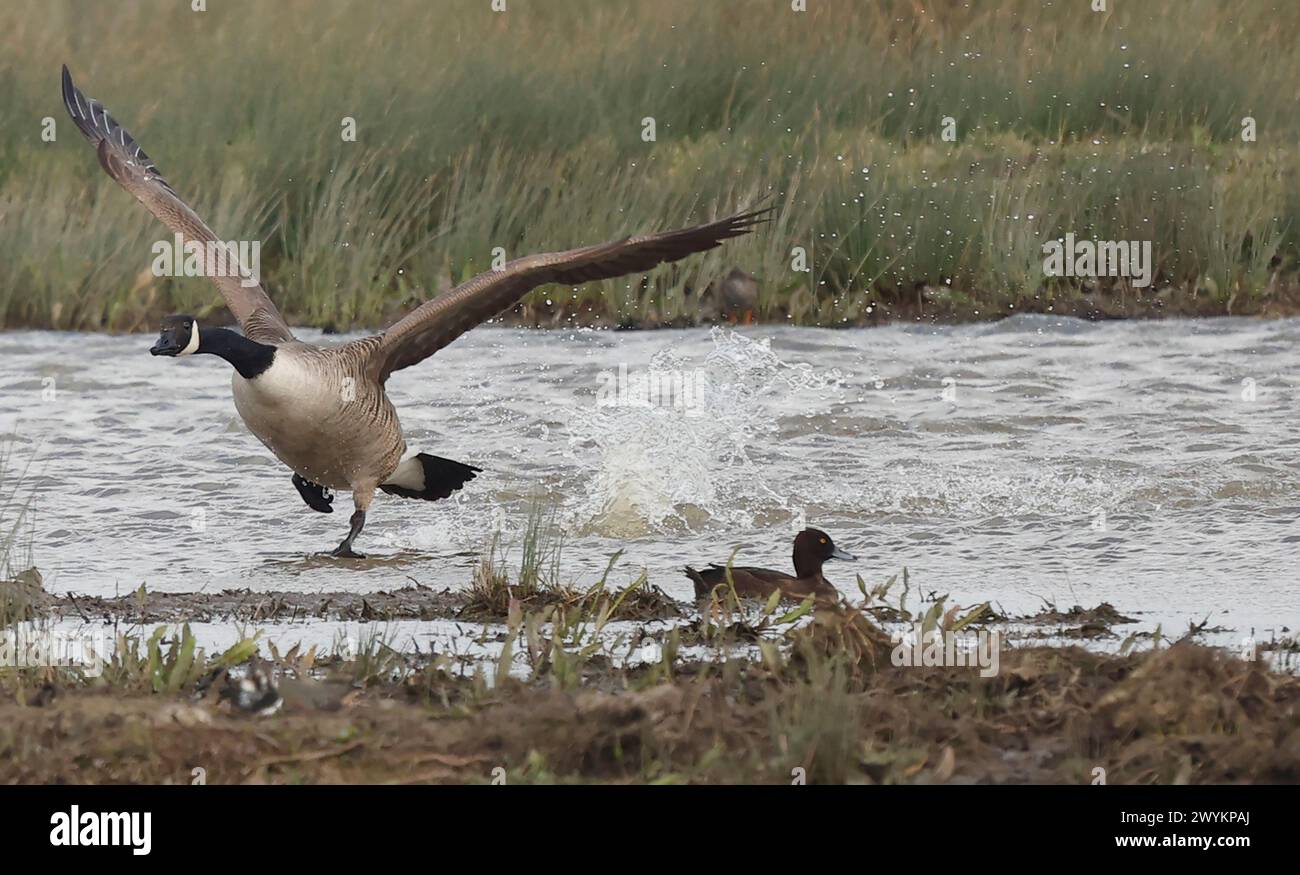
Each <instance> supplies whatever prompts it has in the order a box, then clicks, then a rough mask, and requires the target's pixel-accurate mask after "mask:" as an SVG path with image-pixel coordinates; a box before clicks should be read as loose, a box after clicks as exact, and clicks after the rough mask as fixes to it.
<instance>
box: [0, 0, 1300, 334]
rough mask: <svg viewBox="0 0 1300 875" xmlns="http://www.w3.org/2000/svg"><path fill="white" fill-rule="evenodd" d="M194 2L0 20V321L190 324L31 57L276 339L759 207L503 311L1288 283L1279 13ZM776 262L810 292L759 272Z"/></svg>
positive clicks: (845, 308)
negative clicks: (275, 328) (49, 128)
mask: <svg viewBox="0 0 1300 875" xmlns="http://www.w3.org/2000/svg"><path fill="white" fill-rule="evenodd" d="M208 6H209V8H208V11H206V12H193V11H191V10H190V4H188V3H175V2H166V3H164V2H161V0H156V2H141V3H138V4H129V5H126V4H118V5H110V4H104V3H97V2H90V0H61V2H60V0H53V2H43V0H42V2H36V0H32V2H14V3H9V4H5V6H4V8H3V9H0V33H3V34H4V36H3V37H0V41H3V51H2V52H0V112H3V115H4V118H5V120H6V123H5V125H4V126H3V127H2V128H0V326H11V327H14V326H38V327H53V328H76V329H103V328H108V329H114V330H129V329H141V328H147V327H152V325H153V323H154V321H155V320H156V318H157V317H158V316H159V315H160V314H162V313H167V312H174V311H189V312H197V313H199V314H200V315H205V314H206V313H208V312H211V311H212V310H213V309H218V308H219V304H218V299H217V296H216V294H215V292H214V290H213V289H212V288H211V286H210V285H209V284H208V283H206V282H204V281H203V280H201V279H185V278H180V279H169V278H155V277H153V276H152V275H151V274H150V273H149V265H150V261H151V255H150V253H149V245H150V244H151V243H152V242H153V241H155V240H157V239H161V238H162V237H164V236H166V232H164V231H163V230H162V228H161V226H160V225H158V224H157V223H156V222H155V221H154V220H153V219H152V218H151V217H150V216H148V215H147V214H146V213H145V211H143V210H142V209H141V208H140V207H139V206H138V205H137V204H135V203H134V202H133V201H132V199H131V198H130V197H129V196H128V195H126V194H125V193H124V192H122V191H120V190H118V189H117V187H116V186H115V185H114V184H113V183H112V182H111V181H110V180H108V179H107V178H106V177H105V176H104V175H103V174H102V173H101V172H100V170H99V168H98V167H97V166H96V161H95V158H94V155H93V154H91V152H90V150H89V149H88V148H87V146H86V144H85V143H84V142H83V141H82V140H81V138H80V136H79V135H78V134H77V133H76V131H75V129H74V128H73V127H72V126H71V125H70V124H69V123H68V120H67V119H66V116H65V113H64V111H63V108H62V106H61V103H60V99H59V90H58V74H59V64H60V62H62V61H66V62H67V63H68V64H69V66H70V67H71V69H72V71H73V74H74V76H75V77H76V79H77V81H78V83H79V84H80V85H81V86H82V88H83V89H84V90H85V91H86V92H87V93H88V94H90V95H92V96H94V97H97V98H100V99H102V100H104V101H105V102H106V104H107V105H108V107H109V108H110V110H111V111H112V112H113V113H114V114H115V115H116V116H117V117H118V118H119V119H121V120H122V121H123V122H124V124H125V125H126V126H127V128H128V129H129V130H130V131H131V132H132V133H134V134H135V135H136V136H137V137H138V138H139V140H140V141H141V143H142V144H143V145H144V148H145V149H146V151H148V152H149V153H150V155H151V156H152V157H153V158H154V159H155V160H156V162H157V164H158V166H159V168H160V169H161V171H162V172H163V173H164V175H165V176H166V177H167V178H168V180H169V181H170V182H171V183H172V184H173V186H174V187H176V188H177V190H178V191H180V192H181V193H182V195H184V196H186V197H187V198H189V199H190V200H191V201H192V202H193V203H194V205H195V206H196V208H197V209H198V210H199V212H200V213H201V214H202V215H204V216H205V217H206V218H207V219H208V220H209V222H210V224H212V225H213V227H214V228H216V230H217V231H218V233H219V234H221V235H222V236H223V237H226V238H232V239H259V240H262V241H263V252H262V274H263V277H264V279H265V280H266V283H267V285H268V287H269V289H270V290H271V292H272V295H273V296H274V297H275V299H276V300H277V302H278V303H279V304H280V306H281V308H282V309H283V310H284V311H286V313H287V314H288V315H289V317H290V319H291V321H293V322H295V323H310V324H315V325H336V326H338V327H347V326H361V325H366V326H376V325H379V324H382V323H383V322H384V321H385V320H386V319H388V318H391V317H392V316H393V315H395V314H396V313H399V312H401V311H402V310H403V309H404V308H406V307H408V306H409V305H410V304H411V303H412V302H414V301H417V300H421V299H423V298H425V297H428V296H430V295H432V294H434V293H436V292H438V291H439V290H441V289H443V288H446V287H447V286H448V285H450V284H452V283H455V282H459V281H461V280H463V279H465V278H467V277H468V276H470V275H472V274H474V273H476V272H478V271H481V270H484V269H486V268H487V267H488V266H489V264H490V260H491V258H492V254H491V253H492V249H493V247H496V246H500V247H503V248H504V249H505V250H506V252H507V255H508V256H510V257H513V256H517V255H520V254H524V253H527V252H531V251H543V250H548V249H556V248H567V247H571V246H576V245H583V244H589V243H593V242H598V241H601V240H604V239H609V238H614V237H618V236H622V235H626V234H632V233H638V232H643V231H648V230H655V229H663V228H668V227H673V226H677V225H681V224H684V223H688V222H695V221H702V220H704V219H707V218H709V217H711V216H713V215H715V214H717V213H719V212H722V211H724V210H730V209H733V208H736V207H739V206H744V205H748V204H751V203H753V202H755V201H756V200H758V199H759V198H760V197H763V196H771V198H772V201H771V202H772V203H773V205H774V206H775V207H776V208H777V212H776V216H775V220H774V221H773V223H772V224H771V225H770V226H768V227H767V228H765V229H763V230H761V231H760V232H758V233H756V234H754V235H752V236H751V237H748V238H745V239H743V240H739V241H734V242H732V243H729V244H727V245H726V246H725V247H724V248H723V249H722V250H720V251H717V252H713V253H710V254H708V255H706V256H703V257H698V258H692V259H689V260H687V261H686V262H684V263H682V264H680V265H676V266H670V267H665V268H661V269H659V270H657V271H655V272H653V273H652V274H650V275H649V276H648V277H646V278H641V277H633V278H628V279H622V280H611V281H606V282H602V283H592V284H588V285H586V286H583V287H581V288H579V289H576V290H570V289H559V288H549V289H542V290H539V291H537V292H536V293H534V294H533V295H532V296H531V297H530V298H529V300H528V302H527V306H526V308H525V311H524V314H523V317H524V318H525V319H528V320H533V321H536V322H538V323H540V324H568V323H570V322H574V321H576V322H591V323H597V324H602V323H603V324H609V323H638V324H639V323H650V324H658V323H675V324H683V323H691V322H694V321H696V320H698V319H701V318H705V317H707V316H708V312H707V308H706V307H704V306H703V305H702V304H701V300H700V297H701V293H702V292H703V290H704V289H705V288H706V287H707V285H708V283H709V282H710V281H711V280H712V279H714V278H715V277H718V276H720V275H721V274H723V273H725V272H726V270H728V269H730V267H732V266H741V267H743V268H745V269H747V270H749V271H750V272H752V273H754V274H755V275H757V276H758V277H759V278H760V280H761V282H762V297H761V300H760V306H759V314H758V315H759V317H760V318H763V319H768V320H782V321H785V320H789V321H793V322H796V323H800V324H824V325H832V324H841V323H844V322H859V321H864V320H868V319H871V318H875V317H876V316H878V315H879V314H880V313H881V312H882V311H884V312H886V313H899V312H904V311H908V310H909V309H910V310H916V309H918V308H919V309H922V310H926V309H928V310H930V311H938V312H951V313H953V314H956V315H958V316H962V317H982V316H989V315H996V314H1000V313H1005V312H1008V311H1009V310H1013V309H1046V308H1047V307H1049V306H1052V305H1053V304H1054V302H1057V301H1064V300H1066V299H1068V298H1069V297H1070V296H1071V295H1072V294H1074V293H1075V292H1076V291H1077V290H1076V289H1073V288H1070V287H1067V286H1063V285H1061V284H1058V283H1055V282H1053V283H1047V282H1045V281H1044V279H1043V276H1042V270H1041V259H1042V256H1041V252H1040V246H1041V243H1042V242H1043V241H1044V240H1046V239H1049V238H1052V237H1055V236H1059V235H1063V234H1064V233H1066V232H1067V231H1073V232H1074V233H1075V234H1076V235H1077V236H1080V237H1091V238H1098V239H1122V240H1129V239H1150V240H1152V241H1153V245H1154V251H1155V255H1156V258H1157V261H1158V274H1157V280H1156V283H1155V286H1156V288H1167V289H1168V290H1169V291H1167V293H1166V296H1167V297H1168V296H1172V297H1173V300H1174V301H1175V302H1183V303H1189V302H1190V303H1189V306H1191V307H1192V309H1198V310H1205V311H1210V312H1215V311H1218V312H1227V311H1233V312H1237V311H1242V312H1246V311H1252V310H1254V311H1258V310H1261V309H1264V310H1267V309H1268V307H1269V305H1270V303H1271V302H1272V301H1273V300H1274V299H1275V298H1277V297H1278V296H1279V295H1282V294H1283V292H1284V291H1285V290H1286V289H1287V288H1291V289H1294V286H1295V278H1296V275H1297V274H1296V271H1297V251H1298V250H1297V235H1298V234H1300V225H1298V223H1297V221H1296V220H1297V217H1298V216H1300V193H1298V192H1300V186H1297V171H1298V170H1300V157H1298V156H1297V153H1296V151H1295V150H1294V148H1293V145H1294V143H1295V142H1296V140H1297V136H1298V135H1300V102H1298V101H1297V96H1298V95H1297V93H1296V92H1297V87H1296V82H1298V81H1300V75H1298V74H1300V46H1298V45H1297V43H1296V41H1295V39H1294V34H1295V32H1296V31H1297V29H1300V7H1292V6H1288V5H1285V4H1282V5H1277V4H1267V3H1245V4H1243V3H1232V2H1226V0H1150V2H1143V3H1123V2H1121V3H1112V4H1111V6H1112V7H1113V10H1112V11H1111V12H1109V13H1106V14H1098V13H1092V12H1090V11H1089V8H1088V7H1089V4H1087V3H1083V2H1080V3H1074V4H1063V3H1060V2H1057V3H1052V4H1049V3H1046V2H1042V0H1004V2H998V3H969V4H967V3H959V2H955V0H935V2H932V3H927V4H917V3H913V2H910V0H907V2H903V0H898V2H887V0H881V2H872V3H850V2H831V0H819V2H813V3H810V4H809V6H810V7H811V8H810V10H809V11H808V12H807V13H803V14H800V13H795V12H792V11H790V4H789V3H788V2H786V0H745V2H717V3H709V4H700V3H696V2H690V0H663V2H658V3H618V2H607V0H564V2H562V3H540V2H536V0H512V2H510V3H509V6H508V9H509V11H507V12H506V13H504V14H497V13H493V12H492V11H491V10H490V7H489V4H488V3H486V2H482V3H479V2H473V3H469V2H460V3H453V2H424V0H421V2H416V0H392V2H386V3H385V4H384V6H383V9H382V12H379V13H377V12H376V10H375V9H374V8H373V7H372V6H370V5H369V4H362V3H345V2H341V0H334V2H310V3H309V2H305V0H287V2H278V3H274V4H266V3H257V2H252V0H246V2H240V0H230V2H227V0H220V2H211V3H209V4H208ZM1247 115H1249V116H1251V117H1253V118H1254V119H1255V120H1256V124H1257V126H1258V141H1257V142H1254V143H1243V142H1242V141H1241V139H1240V131H1241V120H1242V118H1243V117H1244V116H1247ZM47 116H48V117H50V118H53V119H55V120H56V123H57V139H56V141H55V142H44V141H43V140H42V139H41V136H40V133H41V120H42V119H43V118H44V117H47ZM647 116H650V117H654V118H655V120H656V127H657V140H656V141H655V142H653V143H647V142H644V141H642V139H641V131H642V126H641V120H642V119H643V118H644V117H647ZM344 117H352V118H354V119H356V123H357V139H356V142H344V141H343V140H342V138H341V137H340V131H341V122H342V119H343V118H344ZM944 117H952V118H953V119H955V121H956V123H957V131H958V139H957V142H956V143H947V142H943V141H941V139H940V136H939V134H940V124H941V120H942V119H943V118H944ZM864 168H869V170H868V172H865V173H864V172H863V170H864ZM795 246H802V247H804V248H805V249H806V250H807V251H808V252H809V253H810V255H811V263H812V270H811V272H809V273H797V272H794V271H792V270H791V265H790V251H791V249H792V247H795ZM926 287H929V288H928V289H926ZM1156 288H1153V289H1150V290H1147V291H1146V292H1144V293H1142V294H1143V295H1145V296H1147V297H1150V296H1152V295H1154V293H1155V291H1156ZM923 289H924V290H925V291H922V290H923ZM1101 291H1102V293H1103V294H1105V295H1107V296H1111V297H1116V298H1119V299H1121V300H1126V299H1129V298H1133V297H1135V295H1134V292H1133V290H1130V289H1126V288H1123V287H1119V286H1115V287H1112V286H1110V285H1107V286H1106V287H1104V288H1103V289H1101Z"/></svg>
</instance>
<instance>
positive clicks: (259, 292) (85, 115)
mask: <svg viewBox="0 0 1300 875" xmlns="http://www.w3.org/2000/svg"><path fill="white" fill-rule="evenodd" d="M63 105H64V106H66V107H67V108H68V114H69V115H70V116H72V120H73V121H74V122H75V123H76V125H77V128H78V129H80V131H81V132H82V133H83V134H85V135H86V139H88V140H90V142H91V144H92V145H94V147H95V151H96V152H97V153H98V154H99V163H100V165H101V166H103V168H104V170H105V172H107V173H108V175H109V176H111V177H113V179H114V180H115V181H116V182H117V183H118V185H120V186H122V187H123V188H125V189H126V190H127V191H129V192H130V193H131V194H133V195H134V196H135V199H136V200H138V201H139V202H140V203H142V204H144V205H145V207H147V208H148V210H149V212H151V213H153V214H154V215H155V216H157V217H158V219H159V220H160V221H161V222H162V223H163V224H164V225H166V226H167V227H168V228H170V229H171V230H172V231H173V232H175V233H177V234H180V235H181V238H182V241H183V242H184V243H189V242H190V241H198V242H199V243H202V244H203V245H204V253H205V255H204V261H205V270H204V273H205V274H206V275H207V276H208V277H209V278H210V279H211V280H212V282H213V283H215V284H216V286H217V288H218V289H220V290H221V297H223V298H225V300H226V306H227V307H229V308H230V312H231V313H233V314H234V315H235V318H236V319H238V320H239V324H240V326H241V327H243V329H244V334H246V335H247V336H248V337H250V338H252V339H253V340H258V341H262V342H265V343H278V342H281V341H287V340H292V339H293V334H292V332H290V331H289V326H288V325H286V324H285V321H284V318H283V317H282V316H281V315H280V311H279V310H277V309H276V308H275V304H273V303H271V299H270V298H269V297H267V294H266V291H265V290H263V288H262V286H261V284H260V283H256V284H250V285H244V283H245V282H248V280H247V279H245V278H244V277H245V276H247V274H246V272H245V271H244V270H243V269H242V268H243V266H242V265H239V264H238V258H237V256H236V255H235V253H233V252H227V251H225V250H224V249H222V250H221V251H220V252H218V250H217V248H215V247H208V246H207V244H209V243H214V242H219V241H218V238H217V235H216V234H215V233H213V231H212V229H211V228H209V227H208V226H207V224H205V223H204V221H203V220H202V219H200V218H199V216H198V214H197V213H195V212H194V210H192V209H191V208H190V206H189V204H187V203H185V201H183V200H181V198H180V195H178V194H177V193H176V192H175V191H174V190H173V189H172V187H171V186H170V185H168V184H167V180H165V179H163V178H162V175H161V174H160V173H159V172H158V168H157V167H155V166H154V163H153V160H152V159H150V158H149V156H148V155H146V154H145V153H144V150H143V149H141V148H140V145H139V144H138V143H137V142H136V141H135V138H134V137H132V136H131V135H130V134H129V133H127V131H126V129H125V128H123V127H122V126H121V125H120V124H118V123H117V120H116V119H114V118H113V117H112V116H111V115H109V114H108V111H107V110H106V109H104V105H103V104H102V103H100V102H99V101H98V100H91V99H90V98H88V97H86V95H85V94H84V93H82V91H81V89H79V88H78V87H77V86H76V85H74V84H72V75H71V74H70V73H68V68H67V66H66V65H65V66H64V68H63ZM217 259H221V260H224V261H225V264H224V265H222V264H221V262H220V261H217ZM214 261H215V262H216V263H213V262H214ZM221 268H224V269H221Z"/></svg>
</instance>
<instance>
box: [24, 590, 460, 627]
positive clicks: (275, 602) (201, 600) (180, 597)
mask: <svg viewBox="0 0 1300 875" xmlns="http://www.w3.org/2000/svg"><path fill="white" fill-rule="evenodd" d="M463 603H464V597H463V595H461V594H459V593H456V592H453V591H452V590H451V589H449V588H448V589H441V590H438V589H433V588H431V587H427V586H419V585H412V586H409V587H404V588H402V589H399V590H393V591H391V592H367V593H355V592H318V593H302V592H253V591H252V590H248V589H227V590H223V591H221V592H217V593H207V592H147V591H146V592H136V593H131V594H130V595H124V596H117V597H115V598H99V597H95V596H84V595H81V596H79V595H75V594H72V593H65V594H64V595H61V596H50V597H49V599H48V605H47V608H48V610H49V612H50V615H51V616H53V617H55V618H57V619H73V620H75V619H80V620H83V621H85V622H88V623H92V622H114V621H119V622H125V623H140V624H150V623H181V622H215V621H225V620H236V621H240V622H261V621H275V622H289V621H293V620H302V619H313V618H314V619H323V620H376V621H380V620H435V619H441V618H446V617H455V616H456V614H457V612H458V611H459V610H460V609H461V607H462V605H463Z"/></svg>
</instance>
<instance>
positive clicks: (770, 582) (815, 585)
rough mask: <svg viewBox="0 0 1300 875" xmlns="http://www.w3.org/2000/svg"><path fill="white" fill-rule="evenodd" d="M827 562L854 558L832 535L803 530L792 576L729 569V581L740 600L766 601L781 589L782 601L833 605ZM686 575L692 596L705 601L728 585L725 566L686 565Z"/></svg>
mask: <svg viewBox="0 0 1300 875" xmlns="http://www.w3.org/2000/svg"><path fill="white" fill-rule="evenodd" d="M830 559H844V560H847V561H854V560H856V559H857V557H856V556H854V555H852V554H851V553H846V552H845V551H843V550H841V549H840V548H839V547H836V546H835V542H834V541H832V540H831V536H830V535H828V534H826V533H825V532H823V531H821V530H820V529H804V530H803V531H802V532H800V533H799V534H797V535H795V538H794V573H795V575H796V576H794V577H791V576H790V575H788V574H786V573H785V572H783V571H772V570H770V569H767V568H735V567H733V568H732V569H731V579H732V581H733V582H734V584H735V587H736V595H738V596H740V597H741V598H749V599H761V598H769V597H770V596H771V595H772V593H774V592H776V591H777V590H780V592H781V596H782V598H784V599H797V600H803V599H805V598H807V597H808V596H810V595H811V596H813V598H814V599H816V600H817V601H819V602H836V601H839V599H840V592H839V590H837V589H836V588H835V587H834V586H832V585H831V583H830V582H829V581H828V580H826V578H825V577H824V576H823V575H822V563H824V562H826V561H827V560H830ZM686 576H687V577H689V578H690V579H691V580H692V581H694V583H695V597H696V598H707V597H708V596H709V594H710V593H712V592H713V589H714V587H717V586H719V585H723V586H725V585H726V583H727V567H726V566H725V565H718V564H717V563H710V564H709V567H708V568H706V569H704V570H703V571H696V570H695V569H694V568H691V567H690V566H689V565H688V566H686Z"/></svg>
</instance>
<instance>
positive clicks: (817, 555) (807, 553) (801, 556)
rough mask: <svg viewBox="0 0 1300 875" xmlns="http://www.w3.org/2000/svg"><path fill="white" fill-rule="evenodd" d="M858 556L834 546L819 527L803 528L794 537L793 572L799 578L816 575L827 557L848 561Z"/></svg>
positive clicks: (829, 537)
mask: <svg viewBox="0 0 1300 875" xmlns="http://www.w3.org/2000/svg"><path fill="white" fill-rule="evenodd" d="M857 558H858V557H856V556H854V555H853V554H852V553H848V552H845V551H844V550H841V549H840V548H839V547H836V546H835V542H834V541H832V540H831V536H830V535H828V534H826V533H825V532H823V531H822V530H821V529H804V530H803V531H802V532H800V533H799V534H797V535H795V538H794V573H795V576H797V577H799V578H801V579H802V578H805V577H818V576H820V575H821V573H822V563H824V562H826V560H828V559H843V560H845V561H848V562H852V561H854V560H856V559H857Z"/></svg>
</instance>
